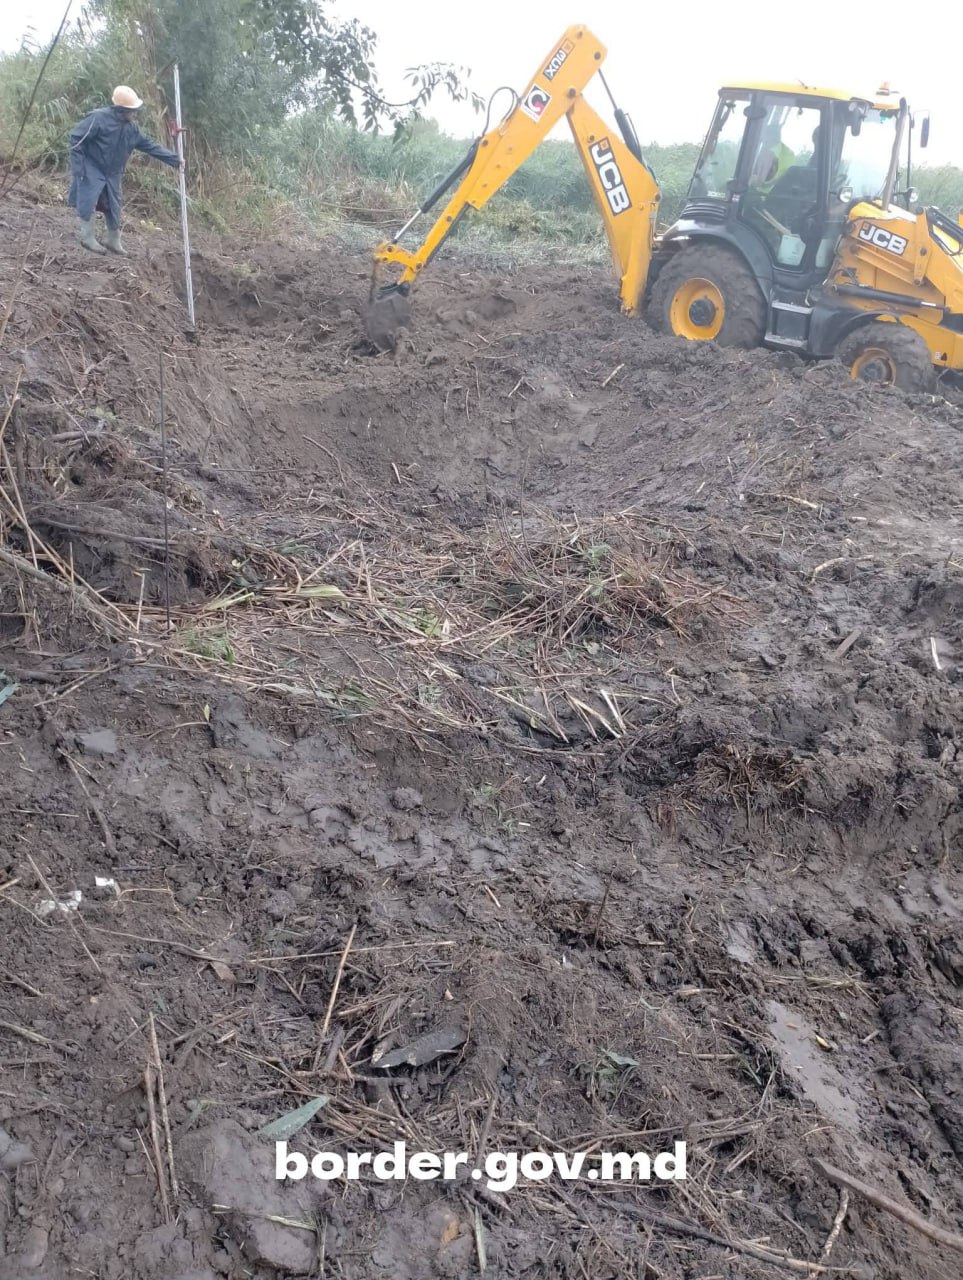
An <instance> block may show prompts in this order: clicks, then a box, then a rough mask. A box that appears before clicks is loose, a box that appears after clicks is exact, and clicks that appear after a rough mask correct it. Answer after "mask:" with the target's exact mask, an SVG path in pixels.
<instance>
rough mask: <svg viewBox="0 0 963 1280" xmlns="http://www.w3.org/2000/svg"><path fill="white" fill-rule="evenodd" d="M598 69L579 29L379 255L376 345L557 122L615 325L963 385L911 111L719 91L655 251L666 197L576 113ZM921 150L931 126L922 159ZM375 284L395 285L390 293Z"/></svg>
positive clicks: (790, 89)
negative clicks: (604, 245)
mask: <svg viewBox="0 0 963 1280" xmlns="http://www.w3.org/2000/svg"><path fill="white" fill-rule="evenodd" d="M605 54H606V49H605V46H604V45H603V44H602V43H601V41H599V40H598V39H597V38H596V37H595V36H594V35H593V34H592V32H591V31H590V30H589V29H588V28H587V27H585V26H574V27H570V28H569V29H568V30H567V31H566V32H565V34H564V35H563V36H562V38H561V39H560V40H559V41H558V42H557V44H555V45H553V46H552V47H551V49H550V50H549V52H548V54H547V56H546V57H545V59H544V61H543V62H542V63H541V64H540V68H539V70H538V72H537V74H536V75H535V76H534V77H533V78H532V80H531V82H530V83H529V85H528V86H527V88H526V89H525V91H524V93H522V95H521V96H520V97H516V99H515V101H514V103H513V105H512V107H511V109H510V110H509V112H508V113H507V115H506V116H505V117H504V119H503V120H502V121H501V122H500V123H499V124H497V125H496V126H495V127H494V128H492V129H487V128H486V131H485V133H484V134H483V135H482V136H481V137H479V138H478V139H477V140H476V141H475V142H474V143H472V146H471V148H470V150H469V152H468V154H467V155H466V156H465V158H464V160H463V161H462V163H461V164H460V165H459V166H458V168H457V169H456V170H455V171H454V172H453V173H451V174H449V176H448V177H447V178H446V179H445V181H444V182H442V183H441V184H440V186H439V187H438V188H437V189H436V190H435V191H434V192H433V193H432V195H431V196H430V197H429V198H428V199H427V200H426V201H425V202H424V204H423V205H422V207H421V208H420V209H419V210H418V211H417V212H416V214H415V215H414V217H413V218H411V219H410V220H409V221H408V223H406V225H405V226H404V227H403V228H402V229H401V231H400V232H399V233H398V235H397V236H396V237H395V240H394V241H392V242H390V243H384V244H381V245H379V246H378V247H377V249H376V250H375V272H374V278H373V283H372V298H371V301H372V308H371V310H370V312H369V315H370V317H371V319H370V323H369V335H370V336H371V338H372V341H374V342H375V343H376V344H378V345H382V346H383V345H387V344H390V343H391V342H392V341H393V338H394V336H395V335H396V331H397V328H398V327H399V326H400V325H401V324H403V323H406V322H407V319H408V313H409V300H408V294H409V291H410V289H411V287H412V286H413V285H414V283H415V282H416V281H417V279H418V277H419V275H420V274H421V272H422V271H423V270H424V268H425V267H426V266H427V265H428V263H429V262H430V261H431V259H432V257H433V256H434V254H435V253H436V252H437V251H438V249H439V247H440V246H441V244H442V243H443V241H444V240H445V238H446V236H448V235H449V234H450V232H451V231H452V229H453V228H454V227H455V225H456V224H457V222H458V220H459V219H460V218H461V217H462V215H463V214H464V213H465V212H466V210H468V209H470V208H471V209H480V208H481V207H482V206H483V205H484V204H485V203H486V202H487V201H488V200H490V199H491V197H492V196H493V195H494V194H495V192H496V191H498V190H499V188H500V187H502V186H503V185H504V184H505V182H506V181H507V180H508V179H509V178H510V177H511V175H512V174H513V173H514V172H515V171H516V170H517V169H518V168H519V166H520V165H521V164H522V163H523V162H524V161H525V160H526V159H527V158H528V157H529V156H530V155H531V154H532V152H533V151H534V150H535V149H536V148H537V147H538V146H539V144H540V143H541V142H542V141H543V140H544V139H545V138H546V137H547V135H548V134H549V132H550V131H551V129H552V128H553V126H554V125H555V124H556V123H557V122H558V121H560V120H561V119H562V117H563V116H564V117H566V118H567V119H568V122H569V125H570V126H571V129H572V134H573V137H574V140H575V146H576V149H577V150H578V154H579V156H580V157H581V159H582V163H583V164H584V166H585V171H586V174H587V176H588V180H589V183H590V185H591V188H592V192H593V195H594V197H595V202H596V204H597V206H598V209H599V212H600V214H601V216H602V221H603V224H604V227H605V231H606V234H607V236H608V240H609V245H610V248H611V252H612V260H613V263H614V265H615V269H616V272H617V274H618V277H619V281H620V297H621V305H622V310H623V312H624V313H625V314H627V315H633V314H635V313H636V312H638V311H639V310H640V309H642V308H643V306H644V309H645V312H646V315H647V318H648V320H649V322H650V323H651V324H652V325H653V326H654V327H655V328H656V329H658V330H660V331H662V332H664V333H669V334H676V335H678V336H679V337H682V338H687V339H691V340H695V341H716V342H718V343H720V344H724V345H728V346H739V347H754V346H759V345H762V344H765V345H766V346H769V347H776V348H788V349H791V350H794V351H797V352H798V353H799V354H800V355H803V356H806V357H812V358H826V357H830V356H836V357H838V358H840V359H842V360H843V361H844V362H845V364H846V365H847V367H848V368H849V369H850V372H851V373H852V376H853V377H854V378H857V377H858V378H865V379H868V380H873V381H879V382H890V383H895V384H897V385H898V386H901V387H904V388H907V389H916V390H924V389H926V388H929V387H931V386H932V385H933V384H934V383H935V379H936V376H937V374H938V373H939V372H940V371H944V370H951V371H955V372H959V371H961V370H963V227H961V226H960V224H959V223H957V222H954V221H952V220H950V219H949V218H947V217H946V216H945V215H944V214H942V213H940V211H939V210H938V209H925V210H921V211H920V212H917V213H913V212H910V208H911V206H912V205H913V204H914V203H915V200H916V195H915V192H913V191H912V190H911V189H910V188H909V149H910V142H911V137H912V131H913V128H914V126H915V124H916V121H915V119H914V117H913V116H911V115H910V112H909V109H908V107H907V104H906V102H905V100H903V99H896V98H894V97H893V96H892V95H889V94H888V93H887V92H886V91H885V90H880V91H877V93H876V94H875V95H873V96H871V97H858V96H852V95H849V94H845V93H840V92H837V91H835V90H831V89H818V88H810V87H803V86H802V85H789V84H736V85H732V86H731V87H726V88H723V89H722V90H721V91H720V93H719V101H718V105H717V107H716V111H715V115H714V117H713V120H712V124H711V126H710V128H709V132H708V134H707V136H706V139H705V142H704V144H703V147H702V151H701V154H700V157H699V160H698V163H697V165H696V168H695V173H694V175H693V178H692V182H691V185H690V188H689V193H688V198H687V200H686V203H685V206H684V208H683V210H682V213H681V215H680V216H679V218H678V219H677V220H676V221H675V222H674V223H673V224H672V225H671V226H670V227H669V228H668V230H666V231H665V232H664V234H662V235H657V234H656V218H657V214H658V210H659V203H660V199H661V192H660V189H659V184H658V182H657V181H656V179H655V176H654V175H653V173H652V171H651V169H650V168H649V167H648V165H647V164H646V162H645V160H644V158H643V155H642V151H641V148H640V147H639V143H638V139H637V138H636V135H635V131H634V129H633V127H632V124H631V121H630V120H629V118H628V117H627V116H626V115H625V113H624V112H623V111H621V110H620V109H619V108H618V107H617V106H616V104H615V102H614V99H612V105H613V107H614V114H615V121H616V124H617V126H618V136H617V135H616V134H615V133H614V132H613V130H612V129H611V128H610V127H609V125H607V124H606V123H605V121H604V120H603V119H602V118H601V117H600V116H599V115H598V114H597V113H596V112H595V111H594V110H593V109H592V107H590V106H589V104H588V103H587V102H586V100H585V97H584V95H583V90H584V89H585V86H586V85H587V84H588V83H589V81H590V80H591V79H592V78H593V76H595V75H599V77H600V79H601V80H602V84H603V85H604V86H605V89H606V91H608V85H607V84H606V83H605V80H604V77H602V75H601V64H602V62H603V60H604V58H605ZM609 97H610V99H611V93H609ZM928 132H929V118H928V117H926V118H924V119H923V120H922V121H921V127H920V140H919V142H920V145H921V146H925V145H926V141H927V137H928ZM904 152H905V154H906V157H907V168H906V172H905V185H904V186H903V188H902V190H900V189H898V188H899V182H900V177H901V174H900V164H901V158H902V157H903V155H904ZM449 193H450V194H449ZM446 194H448V201H447V203H446V204H445V206H444V208H443V210H442V212H441V214H440V216H439V217H438V218H437V220H436V221H435V223H434V225H433V226H432V227H431V229H430V230H429V232H428V234H427V236H426V237H425V239H424V241H423V242H422V244H420V245H419V246H418V247H417V248H416V249H414V250H411V251H409V250H406V249H403V248H402V247H401V246H400V245H399V243H398V241H399V240H400V239H401V237H402V236H403V235H404V234H405V233H406V232H407V231H408V230H409V229H410V227H411V226H412V224H413V223H414V222H415V220H416V219H417V218H419V217H420V216H421V215H422V214H424V213H426V212H427V211H428V210H429V209H430V208H432V207H433V206H434V205H435V204H437V203H438V202H439V201H440V200H441V198H442V197H443V196H445V195H446ZM385 269H388V270H389V271H392V270H393V271H394V272H395V277H394V279H393V280H392V282H391V283H389V284H387V285H384V284H381V283H380V280H381V277H382V272H383V271H384V270H385Z"/></svg>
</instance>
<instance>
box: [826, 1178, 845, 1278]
mask: <svg viewBox="0 0 963 1280" xmlns="http://www.w3.org/2000/svg"><path fill="white" fill-rule="evenodd" d="M848 1209H849V1192H848V1191H847V1190H846V1188H845V1187H843V1189H842V1191H840V1193H839V1208H838V1209H837V1210H836V1217H835V1218H834V1219H833V1227H832V1230H831V1231H830V1233H829V1235H828V1236H827V1237H826V1243H825V1244H824V1245H823V1251H822V1253H821V1254H820V1255H819V1261H820V1262H825V1261H826V1260H827V1258H828V1257H829V1255H830V1254H831V1253H832V1251H833V1245H835V1243H836V1241H837V1240H838V1239H839V1233H840V1231H842V1229H843V1223H844V1222H845V1221H846V1213H847V1210H848Z"/></svg>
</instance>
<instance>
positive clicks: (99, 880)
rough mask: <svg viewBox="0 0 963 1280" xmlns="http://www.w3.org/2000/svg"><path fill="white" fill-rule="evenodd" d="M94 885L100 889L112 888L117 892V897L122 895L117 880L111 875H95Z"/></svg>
mask: <svg viewBox="0 0 963 1280" xmlns="http://www.w3.org/2000/svg"><path fill="white" fill-rule="evenodd" d="M94 885H95V886H96V888H98V889H112V890H113V892H114V893H116V894H117V897H118V898H119V897H120V888H119V886H118V884H117V881H116V880H114V879H112V878H111V877H110V876H94Z"/></svg>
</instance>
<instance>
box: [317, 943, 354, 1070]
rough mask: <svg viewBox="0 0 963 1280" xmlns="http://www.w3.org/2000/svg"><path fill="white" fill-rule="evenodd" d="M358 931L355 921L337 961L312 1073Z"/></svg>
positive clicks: (319, 1059)
mask: <svg viewBox="0 0 963 1280" xmlns="http://www.w3.org/2000/svg"><path fill="white" fill-rule="evenodd" d="M357 931H358V924H357V921H356V922H355V923H354V924H353V925H352V926H351V932H350V933H349V934H348V940H347V942H346V943H345V944H344V950H343V951H342V952H341V959H340V960H339V961H338V971H337V973H336V974H335V975H334V985H333V986H332V988H331V995H330V997H329V998H328V1007H327V1009H326V1010H325V1014H324V1022H322V1024H321V1032H320V1034H319V1035H318V1048H317V1051H316V1053H315V1055H314V1065H313V1066H312V1068H311V1070H312V1072H316V1071H317V1070H318V1067H319V1066H320V1065H321V1050H322V1049H323V1047H324V1041H325V1037H326V1036H327V1034H328V1027H330V1025H331V1017H332V1015H333V1013H334V1005H335V1001H336V1000H337V998H338V991H339V989H340V987H341V978H342V975H343V974H344V966H345V965H346V964H347V963H348V952H349V951H350V950H351V944H352V943H353V942H354V935H355V934H356V933H357Z"/></svg>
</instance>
